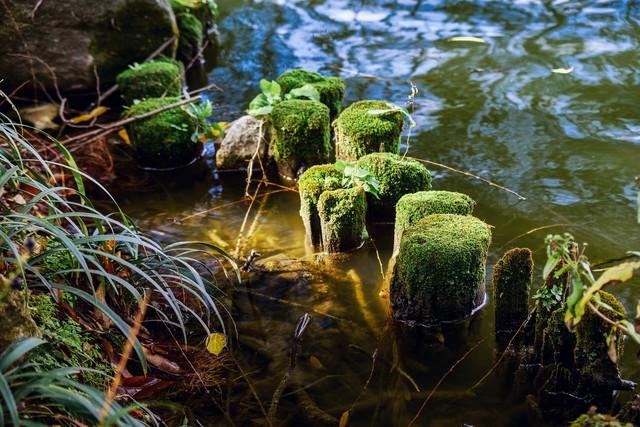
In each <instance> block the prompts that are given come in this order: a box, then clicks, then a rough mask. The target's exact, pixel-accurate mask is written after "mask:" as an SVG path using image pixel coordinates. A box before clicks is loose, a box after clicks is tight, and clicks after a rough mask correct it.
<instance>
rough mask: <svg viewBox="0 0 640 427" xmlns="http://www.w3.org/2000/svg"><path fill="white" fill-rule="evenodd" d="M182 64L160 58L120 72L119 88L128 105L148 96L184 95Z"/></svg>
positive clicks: (118, 78)
mask: <svg viewBox="0 0 640 427" xmlns="http://www.w3.org/2000/svg"><path fill="white" fill-rule="evenodd" d="M182 71H183V68H182V64H180V63H179V62H177V61H174V60H172V59H159V60H156V61H149V62H145V63H144V64H139V65H135V66H133V67H131V68H129V69H128V70H125V71H123V72H122V73H120V74H118V77H117V79H116V80H117V82H118V90H119V91H120V94H121V95H122V98H123V99H124V101H125V103H126V104H127V105H132V104H133V102H134V101H135V100H143V99H146V98H161V97H165V96H167V97H173V96H180V95H182Z"/></svg>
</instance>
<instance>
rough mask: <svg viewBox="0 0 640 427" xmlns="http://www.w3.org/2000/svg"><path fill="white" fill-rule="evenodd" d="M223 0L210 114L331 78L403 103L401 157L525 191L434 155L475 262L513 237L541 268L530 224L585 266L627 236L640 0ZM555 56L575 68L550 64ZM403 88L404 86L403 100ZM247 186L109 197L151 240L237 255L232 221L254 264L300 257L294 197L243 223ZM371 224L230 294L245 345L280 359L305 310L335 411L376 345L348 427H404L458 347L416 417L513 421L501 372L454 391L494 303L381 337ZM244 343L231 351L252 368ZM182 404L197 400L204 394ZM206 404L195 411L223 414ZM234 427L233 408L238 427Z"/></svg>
mask: <svg viewBox="0 0 640 427" xmlns="http://www.w3.org/2000/svg"><path fill="white" fill-rule="evenodd" d="M219 4H220V6H221V12H222V17H221V19H220V23H219V30H220V35H221V48H220V52H219V53H218V55H217V57H216V59H215V60H214V61H213V62H212V63H211V64H208V65H209V66H210V67H211V70H210V72H208V74H207V79H208V80H209V81H210V82H213V83H216V84H217V85H219V86H220V87H222V88H223V89H224V92H223V93H211V94H209V95H210V97H211V99H212V100H213V101H214V102H216V103H218V104H219V107H220V108H219V110H218V113H217V114H218V116H217V118H218V119H219V120H231V119H234V118H236V117H238V116H240V115H241V114H242V111H243V110H244V109H245V108H246V106H247V104H248V102H249V100H251V99H252V97H253V96H254V95H255V94H256V93H257V91H258V88H257V83H258V81H259V79H261V78H268V79H275V77H277V75H278V74H280V73H281V72H283V71H285V70H287V69H290V68H294V67H302V68H307V69H310V70H314V71H319V72H321V73H326V74H339V75H340V76H342V77H344V78H345V79H346V81H347V85H348V86H347V93H346V100H347V103H349V102H352V101H356V100H360V99H385V100H389V101H392V102H394V103H396V104H398V105H402V106H406V107H408V108H409V109H410V110H411V111H412V115H413V118H414V119H415V121H416V122H417V127H416V128H415V129H414V130H413V133H412V135H411V138H410V142H409V144H408V145H405V146H404V147H403V148H404V149H405V150H408V152H409V154H410V155H412V156H415V157H420V158H423V159H428V160H431V161H435V162H438V163H442V164H445V165H448V166H450V167H453V168H456V169H459V170H464V171H467V172H470V173H472V174H474V175H478V176H482V177H485V178H487V179H490V180H491V181H493V182H495V183H498V184H500V185H502V186H504V187H507V188H509V189H512V190H513V191H515V192H517V193H519V194H521V195H523V196H524V197H526V200H524V201H522V200H519V199H518V198H517V197H515V196H514V195H513V194H510V193H508V192H506V191H503V190H501V189H498V188H496V187H492V186H489V185H487V184H486V183H484V182H481V181H479V180H477V179H474V178H472V177H469V176H465V175H462V174H459V173H455V172H452V171H449V170H447V169H443V168H440V167H435V166H434V167H431V168H430V169H431V170H432V173H433V174H434V188H436V189H446V190H454V191H460V192H464V193H467V194H469V195H470V196H472V197H473V198H474V199H475V200H476V201H477V202H478V206H477V209H476V215H477V216H478V217H479V218H481V219H483V220H484V221H486V222H487V223H489V224H491V225H492V226H493V227H494V228H493V243H492V247H491V253H490V258H489V266H492V265H493V264H494V263H495V262H496V261H497V259H498V258H499V257H500V256H501V255H502V254H503V253H504V252H505V251H506V250H507V249H509V248H511V247H515V246H523V247H525V246H526V247H530V248H531V249H532V250H534V251H535V260H536V262H537V266H538V268H537V272H536V278H539V277H540V272H539V270H540V266H541V265H542V264H543V263H544V260H545V254H544V242H543V241H544V237H545V235H546V234H548V233H551V232H564V231H569V232H571V233H573V234H574V235H575V236H576V238H577V240H578V241H579V242H588V243H589V247H588V254H589V256H590V259H591V260H592V262H598V261H603V260H607V259H612V258H617V257H620V256H623V255H624V254H625V252H626V251H627V250H638V249H640V232H639V230H640V225H638V224H637V223H636V205H635V199H636V194H637V189H636V186H635V183H634V176H635V175H639V174H640V165H639V162H638V157H639V153H640V108H638V100H640V77H639V76H640V72H639V71H640V4H639V3H637V2H631V1H629V2H626V1H546V2H540V1H534V0H530V1H529V0H519V1H513V2H464V1H451V2H447V1H435V0H434V1H421V0H393V1H392V0H388V1H384V0H362V1H355V0H311V1H309V0H299V1H296V0H290V1H287V0H273V1H267V0H265V1H249V0H221V1H219ZM454 36H475V37H479V38H482V39H483V40H484V41H485V43H471V42H451V41H447V39H449V38H451V37H454ZM558 68H564V69H569V70H571V72H570V73H565V74H562V73H554V72H552V69H558ZM410 82H412V83H413V84H414V85H415V87H416V88H417V89H418V93H417V95H416V96H415V97H412V98H410V93H411V84H410ZM269 190H271V191H273V190H277V188H270V189H269ZM243 193H244V175H242V174H238V173H229V172H225V173H218V172H216V171H214V170H210V171H207V172H206V173H204V174H202V175H200V176H198V177H197V179H196V180H195V181H194V180H190V181H186V182H181V183H178V184H168V183H166V182H165V183H163V184H157V185H155V186H153V187H149V189H148V190H143V189H140V191H139V192H132V191H128V192H127V193H126V194H122V195H121V197H120V199H121V200H122V201H123V202H124V205H125V207H126V209H127V211H128V212H129V213H130V214H131V215H132V216H133V217H134V218H135V219H136V220H137V221H138V223H139V224H140V225H141V226H143V227H144V228H145V229H147V230H151V232H152V233H153V234H154V235H156V237H160V238H167V239H172V240H174V239H179V240H205V241H209V242H213V243H216V244H220V245H223V246H225V248H226V249H228V250H230V251H234V250H235V249H236V240H237V238H238V233H239V231H240V230H241V229H243V230H244V236H245V237H246V239H244V240H243V241H242V242H241V243H242V244H241V245H240V252H239V253H240V254H241V255H242V256H246V255H247V254H248V253H249V252H250V250H251V249H255V250H257V251H258V252H260V253H261V254H262V257H263V258H268V257H271V256H277V255H284V256H287V257H304V256H307V255H309V253H308V250H307V249H305V246H304V229H303V225H302V221H301V220H300V218H299V216H298V214H297V211H298V208H299V202H298V196H297V194H296V193H293V192H286V191H283V192H277V193H273V194H270V195H268V196H261V197H259V198H258V199H257V200H256V203H255V204H254V205H253V206H252V209H251V210H250V211H249V214H248V215H246V224H245V225H244V227H243V222H245V214H246V212H247V209H248V208H249V203H248V202H247V201H242V196H243ZM369 231H370V234H371V236H372V238H373V241H374V243H375V247H374V245H373V244H372V243H369V244H368V245H366V246H365V247H364V248H363V249H362V250H360V251H359V252H357V253H355V254H353V255H352V256H351V258H350V259H349V260H347V261H345V262H344V263H342V264H341V265H339V266H338V269H339V271H341V272H342V274H341V276H342V277H341V278H340V280H336V281H335V282H333V281H332V280H327V282H326V283H324V287H323V286H320V285H317V284H316V285H317V288H316V287H312V288H311V289H305V288H304V287H301V286H300V285H298V286H292V287H291V289H281V288H277V289H273V288H271V287H268V286H262V287H261V286H259V285H258V286H257V287H256V289H253V290H251V289H250V291H256V292H258V291H259V293H260V294H261V295H263V296H262V297H260V296H255V295H254V297H253V298H250V299H249V300H248V304H249V305H247V306H244V307H245V308H246V307H250V310H248V312H247V311H246V310H243V311H242V312H238V314H237V320H238V325H239V329H240V331H241V334H242V332H243V331H245V333H246V334H250V332H248V331H254V330H255V329H256V328H258V329H259V332H256V336H257V338H256V337H254V338H255V339H257V340H262V342H263V343H264V344H265V348H267V349H275V350H273V351H276V352H279V353H280V355H279V357H283V356H284V357H286V351H287V348H286V340H287V339H288V334H290V333H291V331H292V330H293V328H294V326H295V322H296V319H297V318H298V317H299V316H300V315H301V314H303V313H304V312H305V311H309V312H310V314H311V315H312V317H313V320H312V324H313V325H314V326H313V329H311V331H312V333H310V335H309V336H307V337H306V340H305V344H304V346H303V353H302V356H301V362H300V365H301V366H300V368H299V369H300V370H302V371H304V381H303V382H304V383H303V384H300V385H301V386H308V387H307V388H306V391H307V392H308V395H309V396H310V397H311V398H313V399H314V400H315V401H316V403H317V404H318V405H319V406H320V407H321V408H323V409H325V410H327V411H328V412H329V413H330V414H331V415H333V416H337V417H339V416H340V413H341V412H342V411H343V410H345V409H348V408H349V406H350V404H351V403H352V402H353V401H354V400H356V398H357V397H358V395H359V394H360V392H361V390H362V387H363V386H364V384H365V382H366V380H367V378H368V376H369V372H370V370H371V361H370V358H369V357H368V356H367V355H366V353H372V352H373V351H374V349H376V348H378V349H379V358H378V360H377V364H376V367H375V370H374V372H373V375H372V378H371V381H370V383H369V385H368V389H367V392H366V393H365V394H364V395H363V396H362V397H361V398H360V399H359V404H358V405H356V409H355V410H354V412H353V414H352V416H351V420H350V424H349V425H354V426H365V425H406V424H407V423H408V421H409V420H410V419H411V418H413V416H414V415H415V414H416V413H417V410H418V407H419V406H420V404H421V402H422V400H424V398H425V396H426V395H425V394H424V391H429V390H431V389H432V388H433V387H434V385H435V384H436V383H437V382H438V380H439V379H440V378H441V377H442V375H443V374H445V373H446V372H447V371H448V370H449V368H450V367H451V366H452V365H453V364H454V363H455V362H456V360H458V359H459V358H460V357H462V356H463V355H464V354H465V353H466V352H467V351H469V350H472V351H471V352H470V354H469V355H468V356H467V357H466V358H464V360H463V361H462V362H460V363H459V364H458V365H457V366H456V368H455V370H453V371H452V372H451V374H450V375H449V376H447V377H446V379H445V380H444V381H443V382H442V384H441V385H440V387H439V391H440V393H438V394H437V395H436V396H434V399H433V400H431V401H430V402H429V404H428V405H427V406H426V408H425V409H424V411H423V412H422V415H421V417H420V418H419V420H418V424H417V425H424V426H427V425H429V426H460V425H463V424H465V423H466V424H469V425H476V426H489V425H490V426H502V425H504V426H506V425H527V423H528V421H527V418H526V415H525V411H524V406H523V405H519V404H518V403H514V402H510V403H506V401H505V397H504V393H505V390H506V389H505V387H504V386H505V384H504V383H505V381H506V382H508V381H509V380H508V379H504V378H497V377H496V376H494V375H491V376H489V378H488V379H487V380H486V381H485V382H484V383H483V384H482V385H481V386H480V387H478V388H476V389H475V390H474V394H469V393H467V391H468V389H469V388H470V387H471V386H472V385H474V384H475V383H476V382H477V381H478V380H479V379H480V378H481V377H482V376H483V375H484V374H485V372H486V371H487V370H488V369H490V367H491V365H492V364H493V362H494V360H495V355H494V350H493V349H494V338H493V337H492V335H491V332H492V330H493V313H492V310H493V308H492V305H491V301H489V304H488V306H487V307H485V309H484V310H482V311H481V312H480V313H479V314H478V315H477V316H476V317H475V318H474V319H473V321H471V322H469V323H467V324H465V328H464V329H465V330H464V332H460V331H458V330H456V331H454V332H451V333H448V334H447V333H446V334H444V336H440V337H436V338H437V340H436V341H444V343H441V342H436V343H435V344H434V343H431V342H429V340H428V339H425V342H423V343H422V342H416V338H415V337H407V336H403V335H402V334H396V333H395V332H394V331H393V328H390V327H389V324H388V310H387V308H386V307H387V305H388V300H387V299H384V298H382V297H381V296H380V295H379V293H380V290H381V288H382V278H381V272H380V265H381V264H382V265H383V266H386V263H387V261H388V259H389V256H390V254H391V246H392V244H393V242H392V240H393V238H392V225H390V224H372V225H370V230H369ZM376 247H377V249H378V253H379V255H380V261H379V260H378V257H377V252H376V249H375V248H376ZM490 274H491V269H490V268H489V269H488V275H490ZM338 276H340V274H338ZM489 277H490V276H489ZM316 285H314V286H316ZM311 291H313V292H316V291H317V294H313V293H312V292H311ZM617 294H618V295H619V296H620V297H621V298H622V299H623V301H624V303H625V304H626V306H627V308H628V309H630V310H634V309H635V305H636V300H637V298H638V297H640V291H638V290H637V288H636V286H635V285H633V284H632V285H630V286H624V287H621V288H620V289H619V291H618V292H617ZM264 295H268V296H271V297H272V298H271V299H268V298H265V297H264ZM274 298H278V300H276V299H274ZM321 313H324V314H329V315H331V316H326V315H324V314H321ZM256 322H258V324H259V327H256V325H255V323H256ZM243 328H244V329H243ZM396 332H397V331H396ZM483 339H484V341H482V343H481V344H479V345H478V346H477V348H473V347H474V346H475V345H476V343H477V342H478V341H480V340H483ZM275 342H282V343H284V344H282V345H280V346H278V345H277V344H274V343H275ZM269 343H270V344H272V345H271V346H268V345H267V344H269ZM356 347H357V348H356ZM358 349H360V350H358ZM635 350H636V349H635V348H633V346H629V351H627V353H626V356H625V359H624V374H625V376H626V378H628V379H631V380H635V381H639V380H640V369H639V365H638V362H637V361H636V359H635ZM251 354H252V351H251V349H250V348H247V347H245V355H248V356H245V357H246V362H247V363H248V364H251V363H252V361H253V359H252V358H251ZM310 360H311V362H309V361H310ZM385 360H386V364H385ZM318 361H319V362H320V364H321V365H322V366H320V364H319V363H317V362H318ZM392 365H394V366H396V367H397V368H396V369H391V366H392ZM256 369H257V371H255V374H254V375H255V376H254V377H252V378H254V379H255V380H256V381H258V382H260V381H262V384H263V385H264V388H263V389H260V390H259V391H260V393H261V398H262V399H263V400H264V401H268V400H269V399H270V396H271V393H273V390H274V389H275V387H276V386H277V384H278V382H279V381H280V378H281V377H282V375H283V374H284V370H283V368H282V365H281V364H280V365H278V364H277V363H272V364H271V365H270V366H268V367H267V368H264V367H263V368H260V369H258V368H256ZM409 378H411V380H409ZM411 381H413V382H415V386H417V387H418V388H419V389H420V390H421V391H422V392H423V393H422V394H420V393H418V392H416V389H415V386H414V385H412V384H411ZM245 403H246V405H247V406H251V404H252V403H251V402H245ZM192 406H193V407H194V408H196V410H197V411H200V412H202V413H205V414H206V413H207V412H212V411H211V408H208V407H207V406H206V403H203V406H202V408H200V407H199V406H198V405H192ZM253 406H255V403H254V404H253ZM304 412H305V409H302V405H299V404H296V401H295V399H293V398H292V396H288V397H284V398H283V401H282V403H281V407H280V412H279V414H280V416H281V418H286V419H287V420H288V425H305V424H308V420H306V418H305V416H304ZM258 414H259V413H254V414H253V415H252V417H256V418H257V417H258V416H259V415H258ZM210 416H211V418H209V419H210V423H211V424H214V423H216V422H218V421H219V420H218V419H217V418H216V417H215V416H213V415H210ZM305 420H306V421H305ZM245 423H246V424H249V421H248V420H239V421H238V425H245ZM551 424H552V423H551Z"/></svg>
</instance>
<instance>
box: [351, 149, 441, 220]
mask: <svg viewBox="0 0 640 427" xmlns="http://www.w3.org/2000/svg"><path fill="white" fill-rule="evenodd" d="M358 167H360V168H363V169H366V170H368V171H369V172H370V173H371V174H372V175H373V176H374V177H375V178H376V179H377V180H378V182H379V183H380V198H379V199H376V198H375V197H373V196H371V195H370V194H367V203H368V206H369V210H370V211H371V212H373V213H375V215H377V216H379V217H391V218H392V217H393V216H394V214H395V208H396V203H398V201H399V200H400V198H401V197H402V196H404V195H405V194H410V193H415V192H418V191H426V190H429V189H430V188H431V174H430V173H429V171H428V170H427V168H426V167H424V165H423V164H422V163H420V162H418V161H416V160H412V159H402V158H401V157H400V156H398V155H396V154H391V153H372V154H368V155H366V156H364V157H362V158H361V159H360V160H358Z"/></svg>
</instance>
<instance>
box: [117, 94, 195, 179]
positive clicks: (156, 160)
mask: <svg viewBox="0 0 640 427" xmlns="http://www.w3.org/2000/svg"><path fill="white" fill-rule="evenodd" d="M178 101H179V98H149V99H146V100H144V101H141V102H139V103H137V104H136V105H134V106H132V107H131V108H129V110H128V111H127V112H126V114H125V115H126V117H134V116H139V115H141V114H144V113H147V112H150V111H155V110H157V109H159V108H162V107H166V106H167V105H170V104H173V103H176V102H178ZM127 131H128V132H129V136H130V138H131V143H132V147H133V150H134V153H135V156H136V158H137V160H138V162H139V163H140V164H141V165H142V166H144V167H151V168H175V167H179V166H184V165H186V164H188V163H190V162H191V161H193V160H194V159H195V158H196V157H197V156H198V150H199V144H198V143H197V142H194V141H193V140H192V138H191V137H192V135H193V134H194V133H195V131H196V121H195V119H194V118H193V117H192V116H191V115H190V114H189V113H188V112H187V111H185V109H184V108H182V107H177V108H173V109H170V110H167V111H164V112H162V113H159V114H156V115H154V116H151V117H149V118H146V119H143V120H140V121H136V122H133V123H131V124H129V125H128V127H127Z"/></svg>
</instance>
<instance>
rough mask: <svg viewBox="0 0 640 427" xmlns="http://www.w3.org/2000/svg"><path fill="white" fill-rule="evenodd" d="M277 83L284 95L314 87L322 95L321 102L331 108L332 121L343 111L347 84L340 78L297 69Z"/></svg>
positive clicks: (284, 75)
mask: <svg viewBox="0 0 640 427" xmlns="http://www.w3.org/2000/svg"><path fill="white" fill-rule="evenodd" d="M276 81H277V82H278V84H280V86H281V87H282V92H283V93H290V92H292V91H294V90H296V89H298V88H302V87H304V86H306V85H312V86H313V87H314V88H315V89H317V91H318V92H319V94H320V99H319V100H320V102H322V103H323V104H324V105H326V106H327V107H329V113H330V117H331V120H333V119H335V118H336V117H337V116H338V114H339V113H340V111H341V110H342V100H343V98H344V92H345V90H346V87H347V86H346V83H345V81H344V80H343V79H341V78H340V77H325V76H323V75H321V74H318V73H314V72H312V71H307V70H302V69H295V70H289V71H287V72H285V73H283V74H281V75H280V76H279V77H278V78H277V79H276Z"/></svg>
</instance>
